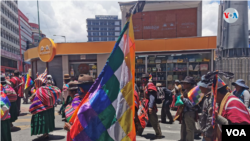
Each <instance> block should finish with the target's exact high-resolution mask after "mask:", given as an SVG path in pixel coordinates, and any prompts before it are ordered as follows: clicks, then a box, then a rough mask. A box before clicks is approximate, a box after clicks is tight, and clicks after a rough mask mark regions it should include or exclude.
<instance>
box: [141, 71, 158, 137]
mask: <svg viewBox="0 0 250 141" xmlns="http://www.w3.org/2000/svg"><path fill="white" fill-rule="evenodd" d="M148 82H149V74H143V75H142V85H143V86H144V97H145V98H146V99H148V101H149V102H148V113H149V115H148V117H149V122H150V123H151V125H152V126H153V128H154V130H155V133H156V136H155V137H154V138H155V139H156V138H157V139H159V138H162V133H161V128H160V124H159V121H158V117H157V115H156V112H157V106H156V96H157V89H156V87H155V86H154V84H153V83H148ZM146 105H147V104H146ZM143 130H144V129H143V128H140V129H139V130H138V132H137V134H138V135H142V132H143Z"/></svg>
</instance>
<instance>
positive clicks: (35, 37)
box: [29, 23, 46, 47]
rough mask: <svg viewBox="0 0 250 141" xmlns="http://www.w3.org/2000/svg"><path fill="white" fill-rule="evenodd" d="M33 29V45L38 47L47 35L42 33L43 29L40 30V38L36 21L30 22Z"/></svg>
mask: <svg viewBox="0 0 250 141" xmlns="http://www.w3.org/2000/svg"><path fill="white" fill-rule="evenodd" d="M29 25H30V27H31V30H32V43H33V45H34V46H33V47H37V46H38V44H39V42H40V40H42V38H45V37H46V35H45V34H43V33H42V31H41V30H40V37H41V38H40V39H39V26H38V24H36V23H29Z"/></svg>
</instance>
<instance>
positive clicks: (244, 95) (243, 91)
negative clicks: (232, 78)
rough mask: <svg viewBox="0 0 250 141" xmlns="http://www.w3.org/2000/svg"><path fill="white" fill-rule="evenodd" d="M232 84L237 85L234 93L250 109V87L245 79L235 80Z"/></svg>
mask: <svg viewBox="0 0 250 141" xmlns="http://www.w3.org/2000/svg"><path fill="white" fill-rule="evenodd" d="M232 85H233V86H234V87H235V91H234V92H233V94H234V95H235V96H236V97H238V98H239V99H240V100H241V101H242V102H243V103H244V104H245V106H246V107H247V108H248V109H250V104H249V100H250V94H249V87H248V86H247V85H246V84H245V81H244V80H243V79H238V80H236V82H233V83H232Z"/></svg>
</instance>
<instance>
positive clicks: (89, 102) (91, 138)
mask: <svg viewBox="0 0 250 141" xmlns="http://www.w3.org/2000/svg"><path fill="white" fill-rule="evenodd" d="M135 9H136V8H135ZM134 73H135V40H134V31H133V23H132V14H130V17H129V19H128V21H127V23H126V24H125V26H124V28H123V30H122V32H121V34H120V37H119V38H118V40H117V42H116V44H115V46H114V49H113V51H112V53H111V54H110V56H109V58H108V60H107V62H106V65H105V66H104V68H103V70H102V72H101V74H100V75H99V76H98V78H97V79H96V80H95V83H94V84H93V85H92V87H91V88H90V90H89V92H88V93H87V94H86V96H85V97H84V98H83V100H82V102H81V104H80V105H79V106H78V108H77V109H76V110H75V112H74V114H73V115H72V118H71V119H70V122H72V123H73V125H72V127H71V129H70V136H71V138H72V139H73V141H83V140H88V141H134V140H135V139H136V138H135V137H136V132H135V125H134V113H135V109H134V107H135V106H134V84H135V83H134V82H135V78H134V76H135V75H134Z"/></svg>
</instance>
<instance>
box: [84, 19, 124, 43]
mask: <svg viewBox="0 0 250 141" xmlns="http://www.w3.org/2000/svg"><path fill="white" fill-rule="evenodd" d="M86 21H87V32H88V42H94V41H115V40H117V39H118V37H119V35H120V32H121V20H120V19H118V16H113V15H96V16H95V19H90V18H89V19H87V20H86Z"/></svg>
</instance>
